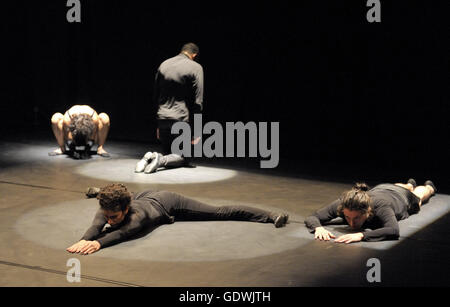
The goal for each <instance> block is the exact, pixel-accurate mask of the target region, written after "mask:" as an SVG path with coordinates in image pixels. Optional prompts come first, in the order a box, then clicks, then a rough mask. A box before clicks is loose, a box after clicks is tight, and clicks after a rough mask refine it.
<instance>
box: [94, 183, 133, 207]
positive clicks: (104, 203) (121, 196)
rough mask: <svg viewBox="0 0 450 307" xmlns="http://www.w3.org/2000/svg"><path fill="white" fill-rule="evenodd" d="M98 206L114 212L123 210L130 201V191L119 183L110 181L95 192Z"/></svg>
mask: <svg viewBox="0 0 450 307" xmlns="http://www.w3.org/2000/svg"><path fill="white" fill-rule="evenodd" d="M97 199H98V200H99V203H100V207H101V208H102V209H104V210H110V211H114V212H118V211H124V210H125V209H126V208H127V207H128V206H129V205H130V202H131V193H130V192H128V189H127V187H126V186H125V185H123V184H121V183H111V184H108V185H107V186H105V187H103V188H101V189H100V192H99V193H98V194H97Z"/></svg>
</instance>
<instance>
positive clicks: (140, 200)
mask: <svg viewBox="0 0 450 307" xmlns="http://www.w3.org/2000/svg"><path fill="white" fill-rule="evenodd" d="M168 197H171V195H170V194H168V193H165V192H164V191H157V192H154V191H144V192H141V193H137V194H133V196H132V200H131V204H130V208H129V211H128V214H127V215H126V217H125V219H124V220H123V221H122V222H121V223H120V224H118V225H115V226H113V227H110V228H109V229H105V230H104V227H105V225H106V224H107V219H106V217H105V216H104V214H103V210H102V209H99V210H98V211H97V213H96V214H95V217H94V220H93V222H92V225H91V226H90V227H89V229H88V230H87V231H86V233H85V234H84V235H83V237H82V238H81V240H97V241H98V242H99V243H100V245H101V247H106V246H110V245H113V244H116V243H119V242H122V241H124V240H125V239H128V238H130V237H132V236H133V235H135V234H137V233H138V232H140V231H141V230H143V228H144V227H148V228H151V227H152V226H158V225H161V224H164V223H168V222H169V223H171V222H173V221H171V217H170V216H169V215H168V214H167V211H166V210H165V209H164V208H163V207H162V206H161V203H164V202H167V198H168Z"/></svg>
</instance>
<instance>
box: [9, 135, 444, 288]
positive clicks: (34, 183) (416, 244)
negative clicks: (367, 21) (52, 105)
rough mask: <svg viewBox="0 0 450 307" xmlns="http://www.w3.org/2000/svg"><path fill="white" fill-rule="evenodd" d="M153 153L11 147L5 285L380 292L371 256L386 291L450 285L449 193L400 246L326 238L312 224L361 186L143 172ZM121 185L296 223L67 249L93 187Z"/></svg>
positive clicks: (212, 225) (222, 227)
mask: <svg viewBox="0 0 450 307" xmlns="http://www.w3.org/2000/svg"><path fill="white" fill-rule="evenodd" d="M151 147H152V146H150V147H147V146H146V145H145V144H142V143H132V142H121V141H109V142H108V143H107V144H106V146H105V148H106V149H107V150H108V151H109V152H110V153H111V158H102V157H98V156H93V157H92V158H91V159H89V160H73V159H70V158H68V157H66V156H57V157H50V156H48V155H47V153H48V152H49V151H51V150H53V149H54V148H55V143H54V142H53V140H52V139H51V138H48V139H42V138H41V139H34V140H31V138H30V139H28V140H27V139H21V140H20V141H17V140H11V139H9V140H3V141H0V167H1V168H0V195H1V198H0V210H1V215H0V229H1V231H0V242H1V243H0V244H1V246H0V286H168V287H172V286H176V287H241V286H245V287H296V286H371V285H374V284H373V283H370V282H369V281H368V280H367V273H368V271H369V270H370V269H371V266H368V261H369V259H371V258H377V259H379V261H380V265H381V267H380V268H381V271H380V274H381V282H380V283H378V285H381V286H449V285H450V279H449V278H448V275H449V274H450V265H449V261H448V259H447V258H448V257H447V255H448V254H449V252H450V227H449V226H448V225H449V223H450V215H449V214H448V213H449V212H450V196H448V195H445V194H438V195H436V196H435V197H433V198H432V200H431V201H430V202H429V204H427V205H425V206H424V207H423V210H422V212H421V213H420V214H419V215H416V216H412V217H410V219H408V220H406V221H402V222H400V227H401V238H400V240H397V241H387V242H376V243H354V244H350V245H344V244H337V243H333V242H318V241H315V240H314V238H313V235H311V234H309V233H308V232H307V231H306V228H305V226H304V224H303V221H304V219H305V218H306V217H307V216H308V215H309V214H311V213H312V212H313V211H314V210H316V209H318V208H320V207H322V206H324V205H326V204H328V203H330V202H331V201H333V200H334V199H336V198H337V197H338V196H339V195H340V194H341V192H343V191H344V190H345V189H347V188H350V187H351V183H349V182H347V181H345V180H342V181H339V180H333V181H331V180H323V179H317V178H311V176H306V175H304V174H302V172H301V169H300V170H298V168H297V171H296V173H294V174H293V173H292V172H286V174H284V173H283V171H281V170H272V171H271V170H261V169H258V168H255V167H250V166H249V164H247V162H239V161H237V162H233V163H229V164H227V163H224V162H223V161H218V160H201V161H198V162H196V164H197V167H196V168H181V169H174V170H164V171H161V172H158V173H155V174H150V175H146V174H135V173H134V172H133V171H134V165H135V163H136V162H137V161H138V160H139V159H140V158H141V157H142V155H143V154H144V153H145V152H146V151H152V150H154V148H151ZM282 162H283V161H282ZM280 165H282V163H280ZM284 166H285V167H284V169H289V167H286V165H284ZM281 169H283V168H281ZM291 169H292V168H291ZM334 178H336V176H335V177H334ZM400 179H407V178H400ZM110 182H121V183H124V184H126V185H127V186H128V187H129V189H130V190H132V191H135V192H137V191H141V190H144V189H155V190H168V191H172V192H176V193H180V194H182V195H185V196H187V197H191V198H196V199H199V200H201V201H204V202H207V203H210V204H217V205H223V204H230V205H231V204H245V205H248V206H256V207H260V208H264V209H269V210H273V211H286V212H288V213H289V214H290V218H291V222H290V223H289V224H288V225H287V226H286V227H283V228H280V229H276V228H274V227H273V225H272V224H258V223H248V222H231V221H226V222H178V223H175V224H172V225H163V226H160V227H158V228H156V229H155V230H154V231H152V232H150V233H147V234H146V235H144V236H142V237H140V238H137V239H135V240H132V241H129V242H125V243H122V244H119V245H115V246H112V247H108V248H105V249H102V250H100V251H98V252H97V253H95V254H92V255H89V256H81V255H73V254H70V253H67V252H66V251H65V248H66V247H68V246H69V245H71V244H72V243H74V242H75V241H77V240H78V239H79V238H80V237H81V236H82V235H83V233H84V231H85V230H86V228H87V226H89V225H90V222H91V221H92V218H93V213H94V212H95V210H96V209H97V207H98V205H97V203H96V201H95V199H86V197H85V195H84V193H85V191H86V189H87V187H89V186H98V187H100V186H103V185H105V184H107V183H110ZM330 227H331V228H333V229H334V231H335V232H336V233H344V232H345V231H346V229H344V228H342V227H337V226H330ZM71 258H77V259H79V260H80V263H81V282H80V283H69V282H68V281H67V279H66V273H67V271H68V270H69V269H70V267H68V266H67V261H68V260H69V259H71Z"/></svg>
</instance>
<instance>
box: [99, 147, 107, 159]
mask: <svg viewBox="0 0 450 307" xmlns="http://www.w3.org/2000/svg"><path fill="white" fill-rule="evenodd" d="M97 155H99V156H102V157H105V158H108V157H110V154H109V153H108V152H107V151H106V150H104V149H103V147H101V146H100V147H99V148H98V149H97Z"/></svg>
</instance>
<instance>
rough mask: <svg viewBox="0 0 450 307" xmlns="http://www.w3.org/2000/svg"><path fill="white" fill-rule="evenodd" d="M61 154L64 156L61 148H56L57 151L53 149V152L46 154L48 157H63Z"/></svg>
mask: <svg viewBox="0 0 450 307" xmlns="http://www.w3.org/2000/svg"><path fill="white" fill-rule="evenodd" d="M63 154H64V152H63V150H62V149H61V148H57V149H55V150H53V151H51V152H49V153H48V155H49V156H60V155H63Z"/></svg>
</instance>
